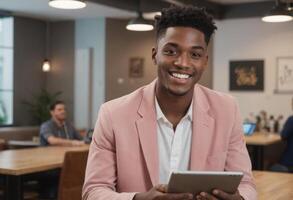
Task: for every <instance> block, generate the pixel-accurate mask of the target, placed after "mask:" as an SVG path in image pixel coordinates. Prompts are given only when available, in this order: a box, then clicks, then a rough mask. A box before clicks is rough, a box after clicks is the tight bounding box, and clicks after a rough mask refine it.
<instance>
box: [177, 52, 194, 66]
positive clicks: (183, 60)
mask: <svg viewBox="0 0 293 200" xmlns="http://www.w3.org/2000/svg"><path fill="white" fill-rule="evenodd" d="M189 59H190V58H189V56H188V54H187V53H182V54H180V55H179V56H178V57H177V59H176V61H175V62H174V64H175V65H176V66H178V67H181V68H188V67H189V66H190V60H189Z"/></svg>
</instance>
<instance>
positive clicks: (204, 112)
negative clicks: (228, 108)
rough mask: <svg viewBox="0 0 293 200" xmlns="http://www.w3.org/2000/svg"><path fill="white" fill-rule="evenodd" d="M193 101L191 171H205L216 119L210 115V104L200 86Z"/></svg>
mask: <svg viewBox="0 0 293 200" xmlns="http://www.w3.org/2000/svg"><path fill="white" fill-rule="evenodd" d="M194 99H195V101H193V128H192V141H191V154H190V169H191V170H204V167H205V163H206V158H207V155H208V153H209V149H210V145H211V142H212V137H213V131H214V123H215V120H214V118H213V117H212V116H211V115H210V114H209V104H208V100H207V99H206V97H205V95H204V94H203V92H202V91H201V89H200V87H199V86H198V85H196V86H195V91H194Z"/></svg>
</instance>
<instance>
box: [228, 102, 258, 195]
mask: <svg viewBox="0 0 293 200" xmlns="http://www.w3.org/2000/svg"><path fill="white" fill-rule="evenodd" d="M234 108H235V109H234V119H235V120H234V124H233V128H232V133H231V136H230V141H229V147H228V155H227V160H226V165H225V170H226V171H235V170H236V171H242V172H243V173H244V176H243V178H242V180H241V182H240V185H239V187H238V190H239V193H240V195H241V196H242V197H243V198H244V199H245V200H256V199H257V192H256V186H255V184H254V179H253V176H252V172H251V161H250V158H249V155H248V152H247V148H246V142H245V138H244V134H243V129H242V119H241V116H240V111H239V107H238V105H237V103H236V101H235V100H234Z"/></svg>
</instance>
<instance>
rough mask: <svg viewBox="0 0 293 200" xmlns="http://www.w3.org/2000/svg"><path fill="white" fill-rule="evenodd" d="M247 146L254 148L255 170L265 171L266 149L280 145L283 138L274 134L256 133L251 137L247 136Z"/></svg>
mask: <svg viewBox="0 0 293 200" xmlns="http://www.w3.org/2000/svg"><path fill="white" fill-rule="evenodd" d="M245 141H246V145H247V146H252V147H253V149H254V150H253V157H254V159H255V163H254V166H255V169H256V170H263V169H264V165H263V163H264V147H266V146H269V145H273V144H276V143H279V142H281V141H282V139H281V136H280V135H278V134H272V133H254V134H253V135H251V136H245Z"/></svg>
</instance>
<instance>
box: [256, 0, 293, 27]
mask: <svg viewBox="0 0 293 200" xmlns="http://www.w3.org/2000/svg"><path fill="white" fill-rule="evenodd" d="M292 20H293V16H292V13H291V14H290V11H289V10H288V8H286V7H285V6H282V5H281V4H280V1H279V0H276V5H275V6H274V7H273V8H272V10H270V12H269V14H268V15H266V16H264V17H263V18H262V21H264V22H288V21H292Z"/></svg>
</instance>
